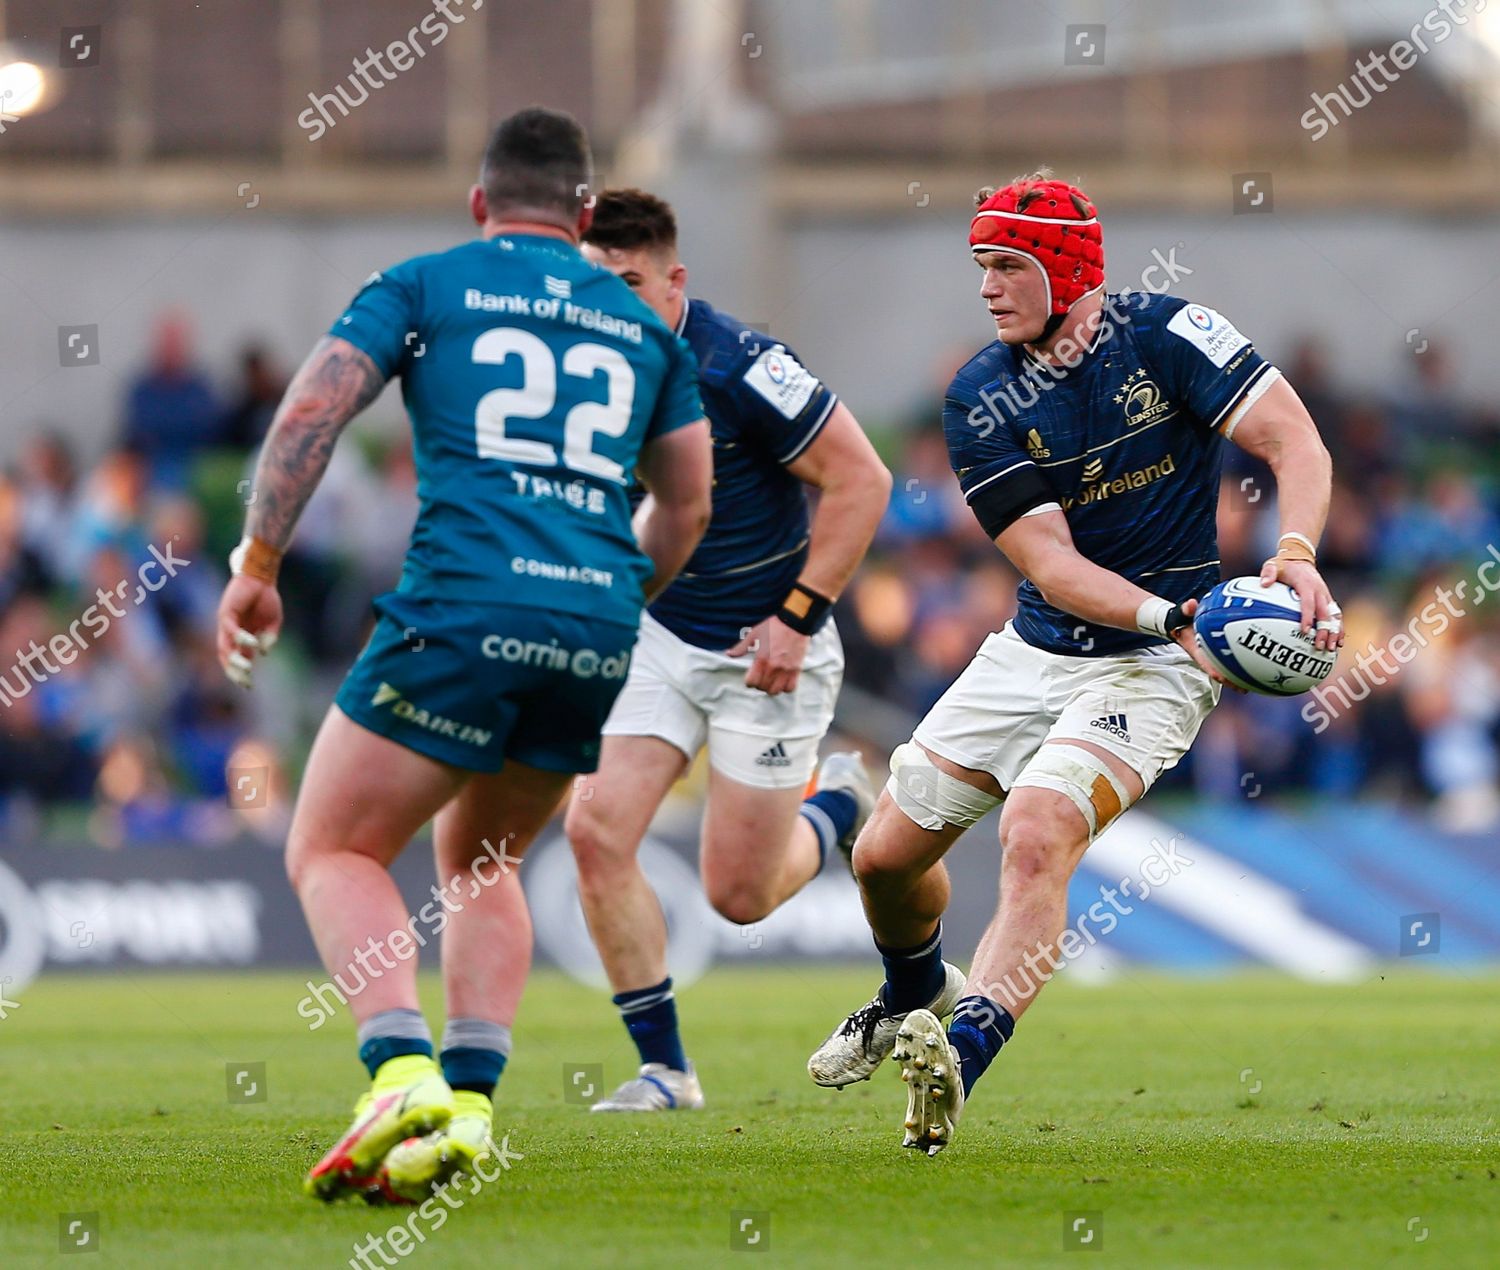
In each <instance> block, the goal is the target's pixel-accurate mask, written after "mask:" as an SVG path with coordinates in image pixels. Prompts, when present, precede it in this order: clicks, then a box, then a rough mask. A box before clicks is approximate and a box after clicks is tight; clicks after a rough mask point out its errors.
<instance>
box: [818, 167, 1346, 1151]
mask: <svg viewBox="0 0 1500 1270" xmlns="http://www.w3.org/2000/svg"><path fill="white" fill-rule="evenodd" d="M976 203H977V211H976V213H975V215H974V218H973V221H972V223H971V226H970V231H969V245H970V249H971V252H972V255H973V259H974V261H975V263H976V264H977V265H978V267H979V269H980V271H981V273H982V278H983V281H982V284H981V287H980V292H979V293H980V296H981V298H982V299H983V300H984V303H985V306H986V308H987V309H988V311H989V313H990V315H991V317H992V318H993V320H994V323H995V329H996V332H997V334H998V337H999V338H998V339H997V340H995V342H994V343H992V344H990V345H988V346H987V347H986V348H984V349H983V350H981V351H980V352H979V353H978V354H977V355H976V356H975V357H974V358H973V359H971V360H970V361H969V362H968V363H967V364H966V365H965V366H964V367H963V368H962V369H961V370H960V371H959V372H958V374H957V376H956V377H955V378H954V380H953V383H952V385H951V386H950V387H949V389H948V393H947V397H946V400H945V401H944V407H943V427H944V432H945V434H946V438H947V442H948V449H949V457H950V459H951V461H952V465H953V469H954V471H955V473H956V474H957V476H958V480H959V484H960V487H961V488H962V490H963V492H964V496H965V498H966V500H967V502H968V504H969V506H970V507H971V508H972V509H973V512H974V514H975V516H976V517H977V518H978V520H979V522H980V524H981V525H982V526H983V527H984V530H985V532H986V534H988V535H989V537H991V538H992V539H994V541H995V544H996V546H997V547H999V548H1000V550H1001V551H1003V552H1004V553H1005V555H1006V556H1007V557H1008V558H1009V559H1010V561H1011V562H1012V563H1013V564H1014V565H1015V567H1016V568H1017V569H1018V570H1019V571H1020V573H1021V574H1022V576H1023V582H1022V584H1021V587H1020V590H1019V594H1018V602H1017V612H1016V617H1015V619H1014V620H1013V621H1011V622H1009V623H1007V624H1006V626H1005V629H1004V630H1002V631H1000V632H998V633H996V634H993V635H991V636H990V637H989V638H988V639H986V640H985V642H984V644H983V645H982V646H981V647H980V649H979V652H978V653H977V654H976V656H975V657H974V660H973V661H972V662H971V663H970V664H969V666H968V667H967V668H966V669H965V670H964V671H963V673H962V674H961V675H959V677H958V679H957V680H956V681H955V682H954V684H953V685H952V687H950V688H949V689H948V691H947V693H945V694H944V696H943V697H942V699H941V700H940V701H938V703H937V704H936V705H935V706H934V707H933V708H932V710H931V711H930V712H929V713H928V714H927V716H926V718H924V719H923V720H922V722H921V723H920V724H919V725H918V726H917V728H916V731H915V732H914V733H913V736H912V739H911V740H910V741H909V742H907V743H906V744H904V745H902V746H900V747H899V748H898V749H897V750H896V752H895V753H894V754H893V755H892V756H891V778H890V781H889V783H888V784H887V785H886V788H885V790H884V792H883V793H882V795H881V797H880V800H879V803H878V805H877V806H876V809H875V812H874V815H873V816H872V817H871V819H870V821H869V823H868V824H867V825H866V827H865V829H864V831H863V832H862V833H861V834H860V836H859V839H858V841H857V843H856V844H855V848H854V855H853V864H854V872H855V877H856V879H857V880H858V882H859V887H860V892H861V896H862V898H863V901H864V905H865V911H866V914H867V916H868V918H869V921H870V926H871V930H872V932H873V934H874V938H875V945H876V948H877V950H878V951H879V952H880V955H881V959H882V961H883V962H884V966H885V975H886V978H885V982H884V983H883V984H882V985H881V987H880V990H879V991H878V992H877V993H876V994H875V997H874V998H873V999H872V1000H871V1001H870V1002H869V1003H868V1004H866V1005H864V1006H861V1007H860V1008H859V1009H857V1010H855V1011H854V1012H853V1013H852V1014H850V1015H849V1016H848V1017H847V1018H846V1019H845V1020H844V1021H843V1022H842V1023H840V1024H839V1025H838V1027H836V1028H835V1029H834V1030H833V1032H832V1033H831V1034H830V1035H829V1037H828V1039H827V1040H826V1041H825V1042H824V1043H823V1044H822V1046H820V1047H819V1049H818V1050H817V1051H816V1052H815V1053H814V1054H813V1056H812V1057H811V1059H810V1060H809V1061H808V1071H809V1073H810V1074H811V1075H812V1077H813V1079H814V1080H815V1081H816V1082H817V1083H819V1084H821V1085H827V1086H833V1087H841V1086H843V1085H847V1084H850V1083H853V1082H854V1081H859V1080H866V1079H868V1078H869V1077H870V1075H871V1074H872V1073H873V1072H874V1070H875V1068H876V1067H877V1066H878V1065H879V1064H880V1062H881V1060H883V1059H885V1058H886V1057H888V1056H894V1057H895V1058H896V1060H897V1061H899V1062H900V1063H901V1067H902V1073H901V1074H902V1079H903V1080H904V1081H906V1084H907V1109H906V1116H905V1133H904V1142H903V1145H905V1146H908V1147H915V1148H918V1149H920V1150H924V1151H926V1152H927V1153H928V1154H935V1153H936V1152H937V1151H939V1150H941V1149H942V1148H944V1147H945V1146H947V1145H948V1143H949V1142H950V1141H951V1139H952V1135H953V1131H954V1126H955V1125H956V1124H957V1122H958V1119H959V1115H960V1113H961V1111H962V1110H963V1106H964V1100H965V1098H966V1097H968V1096H969V1094H970V1092H971V1090H972V1088H973V1085H974V1082H975V1081H976V1080H977V1079H978V1077H979V1076H980V1075H981V1074H983V1072H984V1071H985V1069H986V1068H987V1067H988V1066H989V1064H990V1062H991V1061H992V1060H993V1059H994V1057H995V1056H996V1054H997V1053H998V1052H999V1050H1000V1048H1001V1046H1002V1045H1004V1044H1005V1043H1006V1042H1007V1041H1009V1040H1010V1039H1011V1035H1012V1033H1013V1031H1014V1029H1015V1026H1016V1023H1017V1021H1018V1020H1019V1019H1020V1018H1021V1016H1022V1014H1023V1013H1024V1012H1025V1010H1026V1009H1027V1007H1028V1006H1029V1005H1030V1004H1031V1002H1032V1001H1033V1000H1034V999H1035V997H1036V994H1037V992H1038V991H1039V990H1040V988H1041V987H1042V986H1043V984H1045V983H1046V982H1047V981H1048V980H1049V979H1050V978H1051V976H1052V974H1053V973H1054V972H1055V971H1056V970H1057V969H1058V967H1059V966H1060V965H1061V964H1063V963H1065V962H1066V961H1067V960H1070V959H1071V958H1073V957H1075V956H1077V955H1078V953H1079V952H1080V951H1082V949H1083V948H1085V947H1087V946H1088V945H1089V944H1091V943H1093V942H1094V941H1095V939H1096V938H1097V936H1098V935H1099V934H1108V933H1109V932H1110V931H1111V930H1113V929H1114V925H1115V924H1116V923H1118V921H1119V920H1120V915H1121V914H1123V911H1124V910H1119V908H1118V905H1116V909H1117V910H1118V911H1110V910H1109V909H1107V908H1105V907H1104V905H1103V903H1102V901H1101V903H1100V904H1098V905H1094V906H1092V907H1091V908H1090V909H1089V911H1088V912H1087V913H1085V914H1081V915H1080V916H1079V918H1078V920H1077V922H1076V923H1075V927H1076V928H1075V929H1068V928H1066V924H1067V918H1068V905H1067V900H1068V881H1069V879H1070V878H1071V877H1072V875H1073V872H1074V870H1075V869H1076V867H1077V865H1078V862H1079V860H1080V859H1081V858H1082V856H1083V854H1084V852H1085V851H1086V850H1087V849H1088V847H1089V845H1090V844H1091V843H1092V842H1093V840H1094V838H1095V837H1097V836H1098V834H1099V833H1101V832H1102V831H1103V830H1104V829H1105V828H1106V827H1107V826H1108V825H1109V824H1110V823H1112V822H1113V821H1114V820H1115V819H1116V818H1117V817H1118V816H1119V815H1120V814H1121V813H1122V812H1124V811H1125V810H1126V809H1127V808H1129V807H1130V806H1131V805H1132V804H1134V803H1135V802H1137V801H1138V800H1139V799H1140V798H1141V797H1142V795H1143V794H1144V793H1145V792H1146V790H1148V789H1149V788H1150V787H1151V785H1152V784H1153V783H1154V782H1155V781H1156V779H1157V777H1159V776H1160V775H1161V773H1162V772H1164V771H1166V770H1167V769H1169V768H1171V767H1173V766H1175V765H1176V763H1177V762H1178V761H1179V760H1180V759H1181V758H1182V756H1183V754H1185V753H1186V752H1187V750H1188V747H1189V746H1190V745H1191V744H1192V742H1193V739H1194V737H1195V736H1196V735H1197V733H1198V729H1199V727H1200V726H1201V725H1202V723H1203V720H1204V719H1205V718H1206V717H1207V715H1208V712H1209V711H1210V710H1211V709H1212V708H1213V707H1214V705H1215V704H1216V703H1217V701H1218V697H1219V692H1220V684H1221V683H1222V681H1219V682H1215V681H1216V679H1217V678H1218V677H1217V676H1216V675H1215V673H1214V672H1213V670H1212V669H1211V668H1210V667H1209V665H1208V664H1207V663H1206V662H1205V661H1204V659H1203V658H1202V657H1201V655H1200V654H1199V653H1198V651H1197V649H1196V648H1195V646H1194V641H1193V634H1192V621H1191V619H1192V616H1193V613H1194V612H1195V611H1196V607H1197V603H1198V600H1197V597H1199V596H1201V595H1203V594H1204V593H1205V592H1207V591H1208V590H1209V589H1210V588H1211V587H1212V586H1213V585H1214V584H1215V583H1216V582H1218V581H1219V560H1218V549H1217V543H1216V537H1215V520H1216V509H1217V501H1218V488H1219V465H1220V458H1221V450H1222V446H1223V441H1224V440H1225V439H1226V438H1227V439H1229V440H1232V441H1233V442H1234V443H1235V444H1236V445H1238V446H1240V447H1242V448H1243V449H1245V450H1247V451H1248V452H1249V453H1251V454H1253V455H1256V456H1257V457H1259V458H1261V459H1263V460H1265V462H1266V463H1267V464H1268V465H1269V466H1270V468H1271V471H1272V472H1273V473H1274V475H1275V479H1276V484H1277V494H1278V504H1277V505H1278V509H1279V515H1280V527H1281V530H1282V533H1281V539H1280V542H1279V543H1278V547H1277V552H1276V554H1275V556H1273V557H1272V558H1271V559H1269V560H1267V561H1266V562H1265V565H1264V568H1263V571H1262V574H1261V576H1262V579H1263V580H1265V581H1272V580H1280V581H1282V582H1285V583H1287V584H1288V585H1289V586H1291V587H1292V588H1293V589H1294V590H1295V591H1296V592H1297V594H1298V595H1299V596H1300V597H1301V599H1302V603H1303V613H1302V619H1303V629H1304V630H1314V628H1315V633H1314V635H1313V638H1314V641H1315V643H1316V645H1317V647H1319V648H1325V647H1337V645H1338V644H1339V643H1341V642H1342V639H1343V633H1342V629H1341V626H1340V620H1339V611H1338V608H1337V606H1336V605H1335V604H1334V602H1333V598H1332V596H1331V595H1330V593H1329V590H1328V587H1327V586H1326V585H1325V584H1324V582H1323V580H1322V578H1321V577H1320V576H1319V574H1318V570H1317V564H1316V550H1317V548H1316V544H1317V541H1318V537H1319V535H1320V533H1321V532H1322V529H1323V523H1324V519H1325V517H1326V515H1327V511H1328V499H1329V486H1330V479H1331V468H1330V463H1329V458H1328V453H1327V451H1326V450H1325V448H1324V447H1323V444H1322V442H1321V440H1320V439H1319V437H1318V432H1317V428H1316V426H1315V425H1314V423H1313V421H1312V419H1311V418H1310V417H1309V415H1308V413H1307V411H1306V409H1305V408H1304V407H1303V405H1302V403H1301V401H1300V400H1299V399H1298V397H1297V395H1296V393H1295V392H1293V390H1292V388H1291V385H1290V384H1288V383H1287V382H1286V380H1285V379H1284V378H1283V377H1282V375H1281V373H1280V371H1278V370H1277V369H1276V368H1275V367H1274V366H1272V365H1271V364H1270V363H1269V362H1267V361H1266V360H1265V359H1264V358H1263V357H1261V356H1260V354H1259V353H1257V352H1256V350H1255V348H1254V346H1253V345H1252V344H1251V342H1250V341H1249V339H1247V338H1246V337H1245V336H1244V335H1242V334H1240V332H1239V331H1238V330H1237V329H1236V328H1235V327H1234V325H1233V324H1232V323H1231V322H1230V321H1229V320H1228V319H1227V318H1225V317H1224V316H1222V315H1221V314H1219V313H1216V312H1214V311H1213V310H1212V309H1209V308H1207V307H1205V306H1203V305H1199V304H1193V303H1189V302H1187V301H1184V300H1182V299H1180V298H1176V297H1173V296H1168V295H1160V294H1147V293H1129V292H1126V293H1119V294H1110V293H1106V291H1105V289H1104V250H1103V238H1102V234H1101V231H1100V226H1099V217H1098V214H1097V212H1096V210H1095V208H1094V205H1093V203H1092V202H1091V201H1090V200H1089V199H1088V197H1087V196H1086V195H1085V194H1084V193H1083V192H1082V191H1081V190H1079V189H1077V188H1076V187H1074V186H1072V185H1069V184H1067V183H1065V182H1063V181H1058V180H1053V179H1051V174H1050V173H1048V172H1046V171H1041V172H1038V173H1035V174H1033V175H1032V176H1030V177H1027V178H1023V179H1020V180H1017V181H1015V182H1013V183H1012V184H1010V185H1007V186H1005V187H1004V188H1003V189H999V190H994V189H985V190H981V191H980V192H979V195H978V197H977V199H976ZM1002 805H1003V810H1002V812H1001V816H1000V846H1001V886H1000V892H1001V894H1000V901H999V905H998V908H997V911H996V913H995V916H994V918H993V920H992V921H991V923H990V925H989V928H988V930H986V932H985V934H984V937H983V939H981V941H980V944H979V948H978V950H977V951H976V952H975V954H974V960H973V964H972V966H971V968H970V971H969V974H968V976H967V978H966V977H965V976H964V974H963V973H962V971H960V970H959V969H958V968H957V967H956V966H953V965H950V964H948V963H947V962H945V961H944V960H943V955H942V915H943V912H944V910H945V909H946V907H947V904H948V895H949V883H948V876H947V872H946V870H945V869H944V867H943V863H942V859H943V855H944V853H945V852H947V850H948V848H949V847H951V846H952V845H953V844H954V842H956V841H957V840H958V838H959V837H960V836H961V835H962V834H963V833H964V831H965V830H966V829H968V828H969V827H970V826H972V825H973V824H975V823H976V822H977V821H978V820H980V819H981V818H982V817H983V816H985V815H986V814H987V813H988V812H990V811H991V810H992V809H994V808H995V807H997V806H1002ZM1158 865H1159V872H1160V873H1161V874H1163V875H1165V876H1163V878H1162V882H1163V883H1164V882H1165V881H1166V879H1167V878H1168V877H1170V875H1171V872H1172V871H1174V870H1175V869H1176V868H1178V867H1180V863H1179V862H1178V861H1176V860H1173V859H1172V858H1171V856H1170V849H1168V851H1167V853H1166V854H1163V856H1162V858H1161V859H1160V860H1159V861H1158ZM1144 873H1145V870H1144V868H1143V875H1144ZM1112 903H1113V901H1112ZM1101 909H1102V910H1103V911H1102V912H1099V911H1096V910H1101ZM1091 922H1092V923H1095V924H1098V925H1099V926H1100V929H1099V930H1097V931H1095V930H1093V929H1092V928H1091V927H1090V923H1091ZM949 1015H951V1023H950V1024H949V1025H948V1026H947V1028H946V1029H945V1028H944V1025H943V1022H942V1019H943V1018H944V1017H945V1016H949Z"/></svg>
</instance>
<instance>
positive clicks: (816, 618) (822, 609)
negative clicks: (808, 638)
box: [776, 582, 833, 635]
mask: <svg viewBox="0 0 1500 1270" xmlns="http://www.w3.org/2000/svg"><path fill="white" fill-rule="evenodd" d="M832 607H833V601H832V600H830V599H829V598H828V597H827V596H826V595H819V594H818V593H817V592H816V591H814V590H812V589H811V588H810V587H805V586H803V585H802V583H800V582H793V583H792V589H791V590H790V591H788V592H787V594H786V599H784V600H782V602H781V608H780V609H779V610H778V611H777V613H776V616H777V617H778V618H779V619H780V620H781V624H782V625H783V626H790V627H791V628H792V629H793V630H794V631H796V632H797V633H798V634H799V635H813V634H816V633H817V629H818V627H819V626H820V625H822V622H823V619H824V618H825V617H827V616H828V610H829V609H831V608H832Z"/></svg>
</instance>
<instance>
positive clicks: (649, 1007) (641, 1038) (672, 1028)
mask: <svg viewBox="0 0 1500 1270" xmlns="http://www.w3.org/2000/svg"><path fill="white" fill-rule="evenodd" d="M614 1002H615V1005H617V1006H618V1007H619V1009H620V1017H621V1018H622V1019H624V1020H625V1030H626V1031H627V1032H629V1033H630V1039H631V1040H632V1041H634V1042H635V1047H636V1049H637V1050H639V1051H640V1055H641V1062H642V1063H643V1064H645V1063H664V1064H665V1065H666V1066H668V1067H670V1068H671V1069H672V1070H673V1071H674V1072H685V1071H687V1055H686V1054H684V1053H683V1052H682V1034H681V1033H680V1032H679V1031H678V1030H677V998H676V997H674V996H673V995H672V977H671V976H670V975H668V976H667V977H666V978H665V979H663V980H662V981H661V982H660V983H658V984H657V985H656V986H655V987H651V988H637V989H635V991H633V992H621V993H618V994H617V995H616V996H615V998H614Z"/></svg>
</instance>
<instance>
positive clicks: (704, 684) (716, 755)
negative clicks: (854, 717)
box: [604, 613, 844, 789]
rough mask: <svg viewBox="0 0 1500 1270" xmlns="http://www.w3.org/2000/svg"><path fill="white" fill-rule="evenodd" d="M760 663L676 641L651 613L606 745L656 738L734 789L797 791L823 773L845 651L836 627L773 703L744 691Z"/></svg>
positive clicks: (820, 637)
mask: <svg viewBox="0 0 1500 1270" xmlns="http://www.w3.org/2000/svg"><path fill="white" fill-rule="evenodd" d="M752 660H753V658H752V657H751V656H750V655H749V654H746V655H745V656H744V657H728V656H726V655H725V654H724V653H721V652H715V651H713V650H710V649H707V648H698V647H697V646H696V645H693V644H689V643H688V642H687V641H686V640H682V639H679V638H678V637H677V636H676V635H674V634H672V632H671V631H669V630H668V629H667V628H666V627H665V626H663V625H662V624H661V623H660V622H658V621H657V620H656V619H655V618H654V617H652V616H651V614H650V613H643V614H642V615H641V635H640V640H639V642H637V644H636V646H635V653H634V654H633V656H632V659H631V663H630V674H629V676H628V677H627V678H626V680H625V687H624V688H623V689H622V690H621V692H620V695H619V697H618V698H617V699H616V700H615V704H614V709H613V710H611V711H610V715H609V719H608V721H607V722H606V723H605V725H604V735H605V736H655V737H660V738H661V739H662V740H663V741H666V742H667V743H668V744H670V745H675V746H676V747H677V748H678V749H679V750H681V751H682V752H683V753H684V754H686V755H687V756H688V757H689V758H693V757H695V756H696V755H697V753H698V751H699V750H701V749H702V748H703V747H704V745H705V744H706V745H707V746H708V761H709V762H710V763H711V764H713V766H714V767H715V768H716V769H717V770H718V771H720V772H722V773H723V774H724V775H725V776H728V777H729V778H730V779H731V780H736V781H739V782H740V783H741V784H742V785H753V786H756V787H758V788H762V789H790V788H793V787H796V788H798V789H800V788H801V787H802V786H804V785H806V784H807V780H808V777H810V776H811V775H812V773H813V769H814V768H815V767H816V766H817V764H818V745H819V743H820V742H821V741H822V740H823V737H824V735H825V734H826V733H827V731H828V728H829V725H830V724H831V723H832V722H833V710H834V705H835V703H836V702H837V701H838V695H839V685H840V684H841V683H842V682H843V678H844V648H843V645H842V644H841V643H840V642H839V634H838V631H837V630H836V629H835V627H834V624H833V621H832V619H830V620H829V621H827V622H825V623H824V624H823V629H822V630H820V631H819V632H818V633H817V634H816V635H814V636H813V637H812V639H811V641H809V643H808V646H807V658H806V660H805V661H804V662H803V663H802V674H801V676H800V677H799V678H798V680H797V688H796V690H795V691H794V692H784V693H780V694H779V695H777V696H774V697H771V696H767V695H766V694H765V693H764V692H761V691H760V690H759V689H758V688H747V687H745V675H746V674H747V673H748V672H749V670H750V665H751V662H752Z"/></svg>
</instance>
